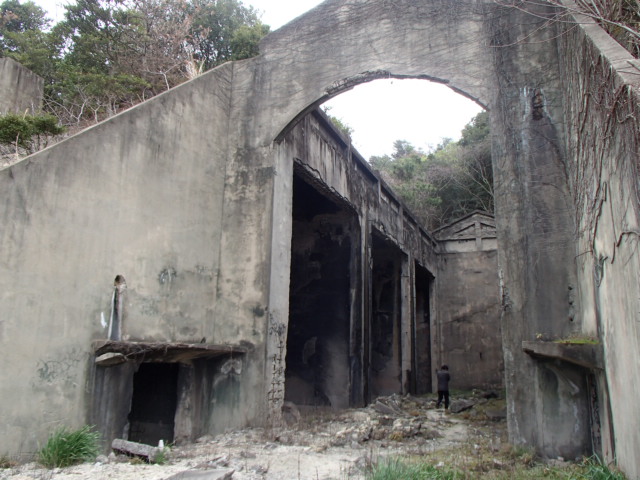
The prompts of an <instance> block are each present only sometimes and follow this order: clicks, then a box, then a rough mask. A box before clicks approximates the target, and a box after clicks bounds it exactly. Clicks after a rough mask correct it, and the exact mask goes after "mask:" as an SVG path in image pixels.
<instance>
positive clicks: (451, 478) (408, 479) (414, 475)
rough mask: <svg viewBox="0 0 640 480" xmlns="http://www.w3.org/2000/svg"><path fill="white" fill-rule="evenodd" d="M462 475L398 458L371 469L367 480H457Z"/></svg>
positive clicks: (386, 460)
mask: <svg viewBox="0 0 640 480" xmlns="http://www.w3.org/2000/svg"><path fill="white" fill-rule="evenodd" d="M463 478H464V476H463V474H462V473H460V472H457V471H455V470H451V469H449V468H438V467H435V466H433V465H430V464H428V463H410V462H407V461H403V460H400V459H398V458H390V459H385V460H382V461H380V462H378V463H376V464H375V465H373V466H372V467H371V470H370V471H369V472H367V474H366V475H365V479H366V480H455V479H463Z"/></svg>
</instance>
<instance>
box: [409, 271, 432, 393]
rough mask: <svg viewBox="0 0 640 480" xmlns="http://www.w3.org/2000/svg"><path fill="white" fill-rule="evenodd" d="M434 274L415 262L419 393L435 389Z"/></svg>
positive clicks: (414, 342)
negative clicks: (432, 340)
mask: <svg viewBox="0 0 640 480" xmlns="http://www.w3.org/2000/svg"><path fill="white" fill-rule="evenodd" d="M433 279H434V277H433V275H431V273H430V272H429V270H427V269H426V268H423V267H422V266H420V265H419V264H418V263H417V262H416V264H415V299H416V300H415V301H416V304H415V308H416V310H415V326H414V336H415V338H414V341H413V344H414V345H415V362H414V365H415V366H416V367H415V370H414V371H415V387H414V392H413V393H417V394H424V393H431V392H432V391H433V387H432V382H431V376H432V370H433V367H432V365H431V292H432V287H433Z"/></svg>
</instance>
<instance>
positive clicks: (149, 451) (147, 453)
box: [111, 438, 163, 463]
mask: <svg viewBox="0 0 640 480" xmlns="http://www.w3.org/2000/svg"><path fill="white" fill-rule="evenodd" d="M111 448H112V449H113V450H114V451H115V452H118V453H124V454H125V455H130V456H135V457H142V458H144V459H145V460H146V461H148V462H149V463H153V462H155V461H157V459H158V457H159V456H160V455H161V454H162V452H163V449H162V448H158V447H152V446H151V445H145V444H143V443H136V442H130V441H128V440H123V439H121V438H116V439H115V440H114V441H113V442H111Z"/></svg>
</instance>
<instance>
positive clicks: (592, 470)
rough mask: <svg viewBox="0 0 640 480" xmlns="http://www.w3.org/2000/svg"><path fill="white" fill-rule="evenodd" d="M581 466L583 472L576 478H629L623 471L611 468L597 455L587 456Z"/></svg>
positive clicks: (588, 479) (593, 479) (594, 479)
mask: <svg viewBox="0 0 640 480" xmlns="http://www.w3.org/2000/svg"><path fill="white" fill-rule="evenodd" d="M580 466H581V467H582V473H581V474H580V475H579V476H578V477H577V478H576V480H625V479H626V478H627V477H626V476H625V475H624V474H623V473H621V472H618V471H615V470H612V469H610V468H609V467H608V466H607V465H605V464H604V463H602V461H601V460H600V459H599V458H598V457H596V456H594V457H590V458H587V459H586V460H584V461H583V462H582V464H581V465H580Z"/></svg>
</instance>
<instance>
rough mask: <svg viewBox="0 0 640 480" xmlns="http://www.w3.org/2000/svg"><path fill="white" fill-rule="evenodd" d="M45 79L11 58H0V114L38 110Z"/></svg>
mask: <svg viewBox="0 0 640 480" xmlns="http://www.w3.org/2000/svg"><path fill="white" fill-rule="evenodd" d="M43 88H44V80H43V79H42V78H41V77H39V76H38V75H36V74H35V73H33V72H32V71H31V70H28V69H26V68H25V67H23V66H22V65H20V64H19V63H18V62H16V61H15V60H13V59H11V58H7V57H3V58H0V115H3V114H6V113H31V114H33V113H34V112H38V111H39V110H40V107H41V105H42V92H43Z"/></svg>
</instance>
